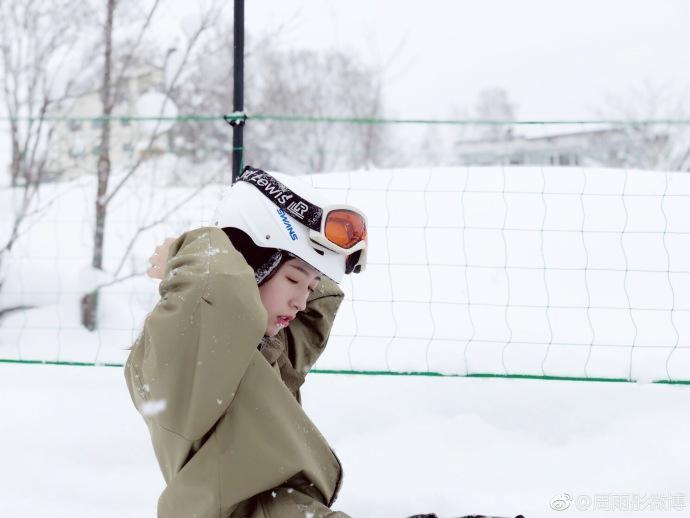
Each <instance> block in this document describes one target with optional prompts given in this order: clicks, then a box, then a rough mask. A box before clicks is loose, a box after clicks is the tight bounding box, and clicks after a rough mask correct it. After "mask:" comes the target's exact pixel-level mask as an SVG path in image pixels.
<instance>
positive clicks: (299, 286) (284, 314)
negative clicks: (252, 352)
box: [259, 259, 321, 336]
mask: <svg viewBox="0 0 690 518" xmlns="http://www.w3.org/2000/svg"><path fill="white" fill-rule="evenodd" d="M320 280H321V277H320V276H319V271H318V270H316V269H315V268H313V267H312V266H310V265H308V264H307V263H305V262H304V261H302V260H301V259H290V260H289V261H287V262H285V263H284V264H283V265H282V266H281V267H280V268H279V269H278V271H277V272H276V273H275V274H273V276H272V277H271V278H270V279H268V280H267V281H266V282H264V283H263V284H262V285H261V286H259V295H260V296H261V303H262V304H263V306H264V308H266V312H267V313H268V321H267V323H266V333H265V335H266V336H275V335H276V334H278V331H280V330H281V329H282V328H284V327H287V326H288V325H289V324H290V321H292V319H294V318H295V316H296V315H297V312H298V311H302V310H304V309H305V308H306V307H307V297H308V296H309V294H310V293H311V292H312V291H314V290H315V289H316V286H317V285H318V284H319V281H320Z"/></svg>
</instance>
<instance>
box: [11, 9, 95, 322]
mask: <svg viewBox="0 0 690 518" xmlns="http://www.w3.org/2000/svg"><path fill="white" fill-rule="evenodd" d="M90 19H91V17H90V12H89V10H88V7H87V6H85V5H84V3H83V2H80V1H76V0H50V1H42V2H38V1H34V0H23V1H20V0H13V1H12V2H0V98H1V100H2V105H3V106H2V108H3V109H2V110H0V111H4V112H5V113H6V115H7V116H8V118H9V138H10V146H9V148H10V150H11V151H10V156H11V160H10V164H9V173H10V174H9V181H10V187H11V188H12V192H13V202H14V203H13V205H14V206H13V207H12V209H13V211H12V213H11V214H12V219H11V221H9V222H8V223H9V225H8V230H9V231H8V233H7V234H6V235H5V234H3V235H2V236H0V239H1V240H2V241H0V266H1V265H2V262H3V259H4V258H5V257H6V256H7V254H9V253H11V251H12V248H13V246H14V244H15V243H16V242H17V240H18V239H19V238H20V237H21V235H22V234H23V233H24V232H25V231H26V230H27V229H28V228H29V227H30V225H31V222H32V221H35V220H36V219H37V218H39V217H40V216H41V214H43V213H44V211H45V209H46V208H47V207H48V206H49V205H50V204H51V203H52V202H53V201H54V200H41V197H40V195H39V194H40V189H41V185H42V184H43V183H44V182H46V181H50V180H53V179H55V178H56V177H57V176H59V174H60V171H59V170H56V169H55V168H54V163H53V162H52V160H51V158H52V155H54V154H55V150H54V149H53V148H52V147H51V144H52V140H53V135H54V131H55V128H56V125H57V124H60V122H58V121H56V120H55V119H56V118H59V117H60V116H61V115H64V114H65V113H66V111H67V109H68V107H69V105H70V104H71V103H73V102H74V101H75V98H76V96H77V95H78V91H79V89H80V88H81V87H83V84H80V83H78V79H79V78H78V76H77V74H75V73H74V68H73V67H72V66H70V65H71V64H72V63H74V64H76V63H77V62H79V61H80V60H79V59H75V55H78V54H79V50H80V49H79V46H78V42H79V39H80V34H81V32H80V26H88V25H89V20H90ZM87 54H88V53H87ZM70 58H72V63H70ZM84 61H88V59H87V58H84ZM0 167H5V164H0ZM2 281H3V280H2V279H1V278H0V288H1V287H2ZM12 309H13V308H0V314H3V313H7V312H9V311H10V310H12Z"/></svg>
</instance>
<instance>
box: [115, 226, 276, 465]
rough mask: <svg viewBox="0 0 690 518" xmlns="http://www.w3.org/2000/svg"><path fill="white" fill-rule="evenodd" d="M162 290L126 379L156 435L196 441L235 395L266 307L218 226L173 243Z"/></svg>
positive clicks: (261, 329) (250, 274)
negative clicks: (169, 434) (165, 433)
mask: <svg viewBox="0 0 690 518" xmlns="http://www.w3.org/2000/svg"><path fill="white" fill-rule="evenodd" d="M159 292H160V295H161V299H160V301H159V302H158V304H157V305H156V306H155V308H154V309H153V311H152V312H151V313H150V314H149V315H148V317H147V318H146V321H145V323H144V328H143V330H142V332H141V334H140V335H139V338H138V339H137V341H136V342H135V345H134V347H133V348H132V351H131V353H130V355H129V358H128V359H127V362H126V364H125V379H126V382H127V386H128V389H129V392H130V395H131V397H132V400H133V402H134V404H135V405H136V407H137V409H138V410H139V412H140V413H141V414H142V416H143V417H144V420H145V421H146V424H147V425H148V426H149V429H150V430H151V431H152V434H153V433H154V431H156V433H157V430H158V429H159V428H162V429H163V430H165V431H167V432H169V433H171V434H174V436H177V437H178V439H177V440H181V441H182V443H185V442H187V441H189V442H192V441H198V440H200V439H201V438H202V437H203V436H204V435H205V434H206V433H207V432H208V431H209V430H210V429H211V428H212V427H213V426H214V424H215V423H216V422H217V421H218V419H219V418H220V417H221V416H222V415H223V414H224V413H225V411H226V410H227V408H228V406H229V405H230V403H231V401H232V400H233V397H234V395H235V393H236V391H237V387H238V385H239V383H240V380H241V379H242V376H243V375H244V372H245V370H246V369H247V366H248V365H249V362H250V360H251V356H252V354H253V353H254V352H255V351H256V347H257V344H258V343H259V341H260V340H261V337H262V336H263V334H264V332H265V330H266V318H267V317H266V311H265V309H264V308H263V306H262V304H261V299H260V297H259V291H258V289H257V286H256V281H255V280H254V274H253V271H252V269H251V268H250V267H249V265H248V264H247V263H246V261H245V260H244V258H243V257H242V256H241V254H240V253H239V252H237V251H236V250H235V249H234V248H232V247H231V246H230V243H229V241H228V239H227V237H226V236H225V234H224V233H223V232H222V231H221V230H220V229H217V228H214V227H207V228H200V229H196V230H193V231H190V232H186V233H184V234H183V235H182V236H180V237H179V238H178V239H177V240H176V241H175V242H174V243H173V244H172V246H171V247H170V253H169V258H168V263H167V268H166V276H165V278H164V280H163V281H162V282H161V284H160V287H159ZM159 460H160V457H159ZM177 462H180V459H177V461H176V463H177ZM167 468H168V472H170V471H169V470H170V469H172V470H173V471H174V469H175V468H174V467H172V466H168V467H167ZM177 468H179V466H178V467H177Z"/></svg>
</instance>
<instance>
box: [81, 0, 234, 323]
mask: <svg viewBox="0 0 690 518" xmlns="http://www.w3.org/2000/svg"><path fill="white" fill-rule="evenodd" d="M162 4H163V2H162V1H161V0H152V1H151V2H149V3H148V4H141V3H129V2H126V1H124V0H105V21H104V23H103V27H104V30H103V45H102V51H103V62H102V63H103V66H102V69H101V70H102V82H101V88H100V98H101V106H102V112H101V115H102V121H103V122H102V125H101V134H100V139H99V145H98V150H99V151H98V162H97V171H96V174H97V179H98V181H97V193H96V198H95V199H96V202H95V218H94V226H93V228H94V246H93V254H92V261H91V266H92V267H93V268H94V269H96V270H103V269H104V261H103V257H104V249H105V237H106V222H107V215H108V208H109V206H110V205H111V204H112V202H113V200H114V199H116V197H117V195H118V193H120V192H122V188H123V186H124V185H125V184H127V183H128V182H130V181H131V180H132V178H133V177H134V176H135V175H136V174H137V172H139V171H141V169H142V165H143V164H144V163H145V162H146V161H147V159H148V158H149V157H150V151H151V150H152V149H153V147H154V145H155V143H156V142H157V141H158V140H159V139H161V138H163V136H164V135H165V133H166V131H165V130H166V129H168V128H169V124H168V123H167V122H166V121H163V120H154V121H152V122H151V124H150V125H149V126H147V131H146V132H145V133H146V134H145V137H144V141H143V142H139V143H138V147H139V153H137V155H136V156H135V157H134V158H133V161H132V162H131V163H128V164H120V167H119V170H118V173H119V174H118V177H117V179H116V181H114V182H113V183H112V184H111V180H113V167H112V163H111V145H110V136H111V128H112V120H111V117H112V115H113V109H114V107H115V103H116V101H117V100H118V99H119V98H120V97H121V94H122V89H123V88H124V84H125V82H126V81H125V80H126V78H127V77H128V72H129V70H130V69H131V67H132V66H133V65H134V64H135V63H137V62H144V63H146V61H147V59H146V58H147V57H151V56H152V54H151V48H155V45H152V44H148V45H147V37H148V39H149V40H151V39H153V38H154V36H153V35H152V34H151V33H152V32H153V22H154V20H155V18H156V17H157V16H160V12H161V5H162ZM118 9H121V12H120V14H119V16H120V17H118ZM142 9H143V11H142ZM220 9H221V2H220V1H219V0H218V1H213V2H211V3H210V4H209V5H205V6H204V8H203V9H200V11H199V16H198V17H197V18H196V19H191V20H189V22H188V23H186V24H185V27H184V31H183V32H184V33H185V37H184V39H183V41H182V42H181V45H180V48H178V49H175V50H174V52H175V53H177V54H178V57H177V59H176V60H175V62H174V63H173V64H170V63H169V60H170V58H171V55H172V54H173V50H172V49H171V48H169V49H168V50H167V51H166V52H165V54H164V55H163V56H162V59H161V60H162V61H163V63H162V64H161V65H160V68H162V69H163V70H164V71H165V72H166V74H164V76H165V77H164V79H163V81H162V84H161V85H160V87H161V90H162V91H159V92H158V95H151V96H150V101H151V102H148V103H145V104H149V105H150V104H152V103H153V104H154V105H155V109H154V113H151V115H153V116H154V117H160V116H163V115H167V114H168V113H167V111H166V110H168V109H169V108H170V106H171V105H172V101H171V100H170V94H171V92H172V90H173V89H174V88H175V86H176V84H177V82H178V81H179V80H180V79H181V78H182V77H184V74H185V71H186V68H187V66H188V64H189V63H190V61H191V60H192V59H193V58H194V57H195V49H196V48H197V46H198V44H199V42H200V40H201V38H202V36H203V35H204V33H205V32H206V31H207V30H208V29H209V28H210V27H212V26H213V24H214V23H215V22H216V20H217V19H218V14H219V11H220ZM137 13H139V15H137ZM118 22H121V23H123V24H124V25H125V27H118ZM152 59H153V60H155V56H154V57H153V58H152ZM149 65H150V66H154V65H155V63H149ZM148 108H150V106H148ZM156 112H157V113H156ZM175 113H176V111H175ZM188 199H189V198H187V199H186V200H185V201H188ZM171 210H174V207H172V208H171ZM164 218H165V215H161V216H160V217H159V218H158V219H157V220H156V221H153V222H148V223H147V224H146V225H144V226H142V227H140V228H139V229H138V230H137V231H136V232H135V233H134V235H133V236H131V238H130V240H129V243H128V244H126V246H125V247H124V254H125V255H124V256H123V257H122V259H121V260H120V262H119V266H118V267H117V269H116V271H114V272H112V273H113V276H114V277H117V275H118V274H119V272H120V270H121V269H122V266H123V265H124V260H125V258H126V255H127V254H128V253H129V252H130V251H131V249H132V245H133V243H134V241H135V240H136V239H137V238H138V236H139V235H140V234H141V233H142V232H143V231H144V230H146V229H148V228H151V227H153V226H155V225H156V224H158V223H161V222H162V221H163V220H164ZM133 275H136V273H135V274H131V275H129V276H126V277H123V278H120V279H117V278H116V279H114V280H113V281H110V282H108V283H107V284H108V285H110V284H113V283H114V282H120V281H122V280H126V279H127V278H129V277H131V276H133ZM100 287H103V286H100ZM100 287H96V288H95V289H94V290H93V291H91V292H89V293H87V294H86V295H84V296H83V297H82V304H81V305H82V307H81V310H82V313H81V314H82V324H83V325H84V326H85V327H86V328H88V329H91V330H93V329H95V328H96V327H97V324H98V323H97V313H98V295H99V289H100Z"/></svg>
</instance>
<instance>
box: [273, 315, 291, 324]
mask: <svg viewBox="0 0 690 518" xmlns="http://www.w3.org/2000/svg"><path fill="white" fill-rule="evenodd" d="M293 318H294V317H287V316H285V315H281V316H279V317H278V318H277V319H276V322H277V323H278V324H280V325H281V326H288V325H289V324H290V322H291V321H292V319H293Z"/></svg>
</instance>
